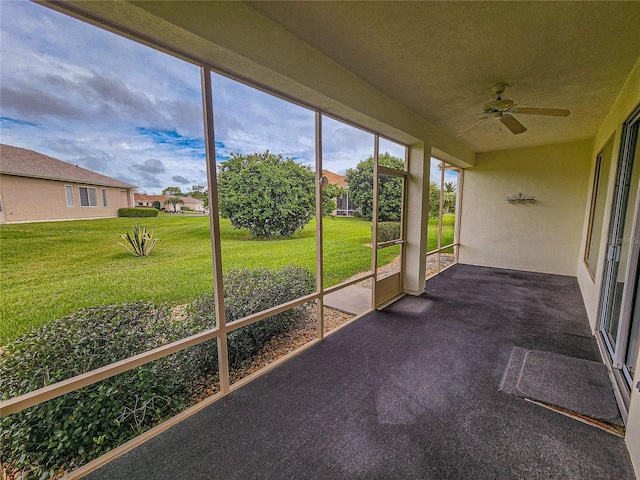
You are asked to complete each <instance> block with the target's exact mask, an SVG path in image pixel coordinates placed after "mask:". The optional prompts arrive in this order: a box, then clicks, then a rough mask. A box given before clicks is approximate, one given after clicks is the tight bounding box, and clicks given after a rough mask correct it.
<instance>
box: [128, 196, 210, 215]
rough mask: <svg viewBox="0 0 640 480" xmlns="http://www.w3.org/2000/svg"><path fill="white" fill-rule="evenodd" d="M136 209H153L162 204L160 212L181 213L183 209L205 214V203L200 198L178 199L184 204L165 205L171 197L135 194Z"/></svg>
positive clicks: (180, 197)
mask: <svg viewBox="0 0 640 480" xmlns="http://www.w3.org/2000/svg"><path fill="white" fill-rule="evenodd" d="M133 198H134V201H135V204H136V207H153V204H154V203H155V202H159V203H160V210H165V211H167V212H180V211H182V209H189V210H193V211H194V212H204V211H205V208H204V202H203V201H202V200H200V199H198V198H193V197H182V196H179V197H178V198H179V199H180V200H182V201H183V202H184V203H175V204H169V203H165V202H166V201H167V199H168V198H171V195H146V194H144V193H134V195H133Z"/></svg>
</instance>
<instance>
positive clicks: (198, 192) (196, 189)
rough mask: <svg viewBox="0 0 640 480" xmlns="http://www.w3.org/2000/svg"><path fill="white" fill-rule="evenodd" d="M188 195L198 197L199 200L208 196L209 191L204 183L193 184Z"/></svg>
mask: <svg viewBox="0 0 640 480" xmlns="http://www.w3.org/2000/svg"><path fill="white" fill-rule="evenodd" d="M185 195H186V196H187V197H191V198H197V199H199V200H203V201H204V199H205V198H207V191H206V190H205V189H204V186H202V185H193V186H192V187H191V191H190V192H187V193H185Z"/></svg>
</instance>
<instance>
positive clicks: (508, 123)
mask: <svg viewBox="0 0 640 480" xmlns="http://www.w3.org/2000/svg"><path fill="white" fill-rule="evenodd" d="M508 86H509V85H508V84H506V83H497V84H496V85H494V86H493V87H491V91H492V92H493V93H494V94H495V95H497V96H498V97H497V98H496V99H495V100H493V101H491V102H489V103H487V104H485V106H484V107H483V108H482V112H480V113H474V114H472V115H465V116H464V117H458V118H454V119H452V120H447V121H446V122H445V123H449V122H453V121H455V120H460V119H463V118H469V117H476V116H478V115H483V116H482V117H481V118H479V119H478V120H476V121H475V122H473V123H472V124H471V125H469V126H467V127H466V128H464V129H463V130H461V131H460V132H459V133H458V134H457V135H456V137H461V136H462V135H464V134H465V133H467V132H468V131H469V130H471V129H473V128H475V127H477V126H478V125H480V124H481V123H482V122H484V121H485V120H487V119H488V118H493V119H497V120H500V122H501V123H502V124H503V125H504V126H505V127H507V128H508V129H509V130H510V131H511V133H513V134H514V135H519V134H520V133H524V132H526V131H527V127H525V126H524V125H523V124H521V123H520V122H519V121H518V120H517V119H516V118H515V117H514V116H513V115H512V114H514V113H517V114H525V115H550V116H552V117H567V116H569V114H570V113H571V112H570V111H569V110H567V109H564V108H533V107H518V106H516V104H515V103H514V102H513V100H510V99H508V98H502V93H503V92H504V91H505V89H506V88H507V87H508Z"/></svg>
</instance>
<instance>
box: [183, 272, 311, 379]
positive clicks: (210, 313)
mask: <svg viewBox="0 0 640 480" xmlns="http://www.w3.org/2000/svg"><path fill="white" fill-rule="evenodd" d="M224 284H225V292H224V302H225V317H226V321H227V322H232V321H234V320H238V319H240V318H243V317H246V316H247V315H251V314H252V313H256V312H260V311H262V310H266V309H268V308H271V307H275V306H276V305H280V304H282V303H286V302H289V301H291V300H295V299H296V298H300V297H302V296H304V295H308V294H310V293H313V291H314V290H315V278H314V276H313V273H311V271H309V270H308V269H305V268H302V267H297V266H288V267H284V268H283V269H281V270H268V269H266V268H259V269H253V270H249V269H240V270H232V271H230V272H229V273H228V274H227V275H225V278H224ZM189 313H190V314H191V321H192V322H194V325H195V326H196V328H197V329H198V330H203V329H205V328H213V327H214V326H215V324H216V323H215V322H216V320H215V301H214V297H213V293H206V294H203V295H201V296H200V297H198V298H197V299H196V300H195V301H194V302H193V303H192V304H191V306H190V309H189ZM301 314H302V312H301V311H300V310H299V309H291V310H287V311H285V312H282V313H279V314H277V315H273V316H271V317H269V318H266V319H264V320H261V321H259V322H256V323H252V324H251V325H247V326H245V327H242V328H239V329H237V330H234V331H233V332H231V333H229V337H228V344H227V349H228V351H229V366H230V367H237V366H239V365H240V364H242V363H244V362H246V361H248V360H250V359H251V357H252V356H253V355H254V354H255V353H256V352H258V351H259V350H260V349H261V348H262V346H263V345H264V344H265V343H266V342H268V341H269V340H270V339H272V338H273V337H275V336H278V335H281V334H283V333H286V332H288V331H291V330H293V329H294V328H295V326H296V325H297V324H298V322H299V321H300V319H301ZM209 350H210V347H209ZM214 353H215V352H210V351H209V352H205V351H201V352H200V354H202V355H205V356H206V359H205V360H201V361H200V363H201V364H208V368H214V367H217V363H216V365H215V366H214V365H211V364H210V362H217V358H218V357H217V354H214Z"/></svg>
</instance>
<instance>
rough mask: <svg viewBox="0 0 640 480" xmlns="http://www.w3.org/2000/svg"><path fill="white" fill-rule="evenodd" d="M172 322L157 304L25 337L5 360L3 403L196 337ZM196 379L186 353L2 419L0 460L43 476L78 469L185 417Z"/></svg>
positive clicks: (91, 316) (91, 314) (97, 311)
mask: <svg viewBox="0 0 640 480" xmlns="http://www.w3.org/2000/svg"><path fill="white" fill-rule="evenodd" d="M166 314H167V312H166V309H158V308H156V307H155V306H154V305H153V304H151V303H134V304H121V305H113V306H102V307H95V308H90V309H86V310H82V311H80V312H78V313H76V314H73V315H68V316H66V317H64V318H62V319H59V320H56V321H54V322H51V323H48V324H46V325H44V326H42V327H40V328H38V329H37V330H35V331H34V332H32V333H29V334H27V335H24V336H22V337H21V338H19V339H18V340H16V341H14V342H12V343H10V344H8V345H6V347H5V348H4V350H3V351H2V354H1V355H0V392H1V393H0V398H2V399H3V400H6V399H8V398H12V397H15V396H18V395H21V394H24V393H27V392H30V391H33V390H36V389H38V388H41V387H44V386H46V385H49V384H52V383H55V382H58V381H61V380H64V379H66V378H70V377H72V376H75V375H79V374H81V373H84V372H87V371H89V370H92V369H95V368H98V367H101V366H103V365H106V364H109V363H112V362H115V361H117V360H119V359H123V358H126V357H128V356H131V355H134V354H136V353H140V352H143V351H146V350H149V349H151V348H155V347H158V346H160V345H162V344H164V343H166V342H169V341H173V340H176V339H178V338H182V337H183V336H185V335H188V334H189V333H190V331H188V330H186V331H185V325H183V324H181V323H179V322H167V321H166V316H167V315H166ZM187 352H188V351H187ZM196 375H197V372H196V370H195V368H194V367H193V366H192V365H191V364H190V359H189V356H188V355H187V354H186V353H185V352H179V353H177V354H175V355H171V356H169V357H165V358H163V359H160V360H158V361H155V362H152V363H148V364H146V365H143V366H141V367H138V368H136V369H134V370H131V371H128V372H125V373H122V374H119V375H116V376H114V377H111V378H108V379H106V380H104V381H101V382H98V383H96V384H93V385H89V386H87V387H85V388H83V389H81V390H77V391H74V392H71V393H68V394H65V395H63V396H61V397H58V398H55V399H53V400H50V401H48V402H46V403H43V404H41V405H37V406H35V407H31V408H28V409H26V410H23V411H21V412H19V413H16V414H13V415H9V416H7V417H5V418H3V419H0V457H2V459H3V460H4V461H8V462H9V463H10V465H11V466H12V467H13V468H25V467H28V468H30V469H32V470H33V473H36V474H37V475H41V474H42V473H43V472H46V471H49V470H51V469H58V468H60V467H61V466H65V467H69V468H70V467H74V466H78V465H80V464H82V463H85V462H86V461H89V460H91V459H93V458H96V457H97V456H99V455H101V454H103V453H105V452H106V451H108V450H110V449H112V448H114V447H116V446H118V445H120V444H122V443H124V442H126V441H127V440H129V439H130V438H132V437H134V436H136V435H138V434H139V433H141V432H143V431H145V430H147V429H148V428H150V427H152V426H154V425H155V424H157V423H158V422H159V421H161V420H163V419H165V418H167V417H169V416H172V415H175V414H176V413H178V412H179V411H180V410H182V409H183V408H184V406H185V405H186V403H187V400H188V398H189V386H190V382H192V381H193V379H194V378H197V377H196ZM36 478H38V477H36Z"/></svg>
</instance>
